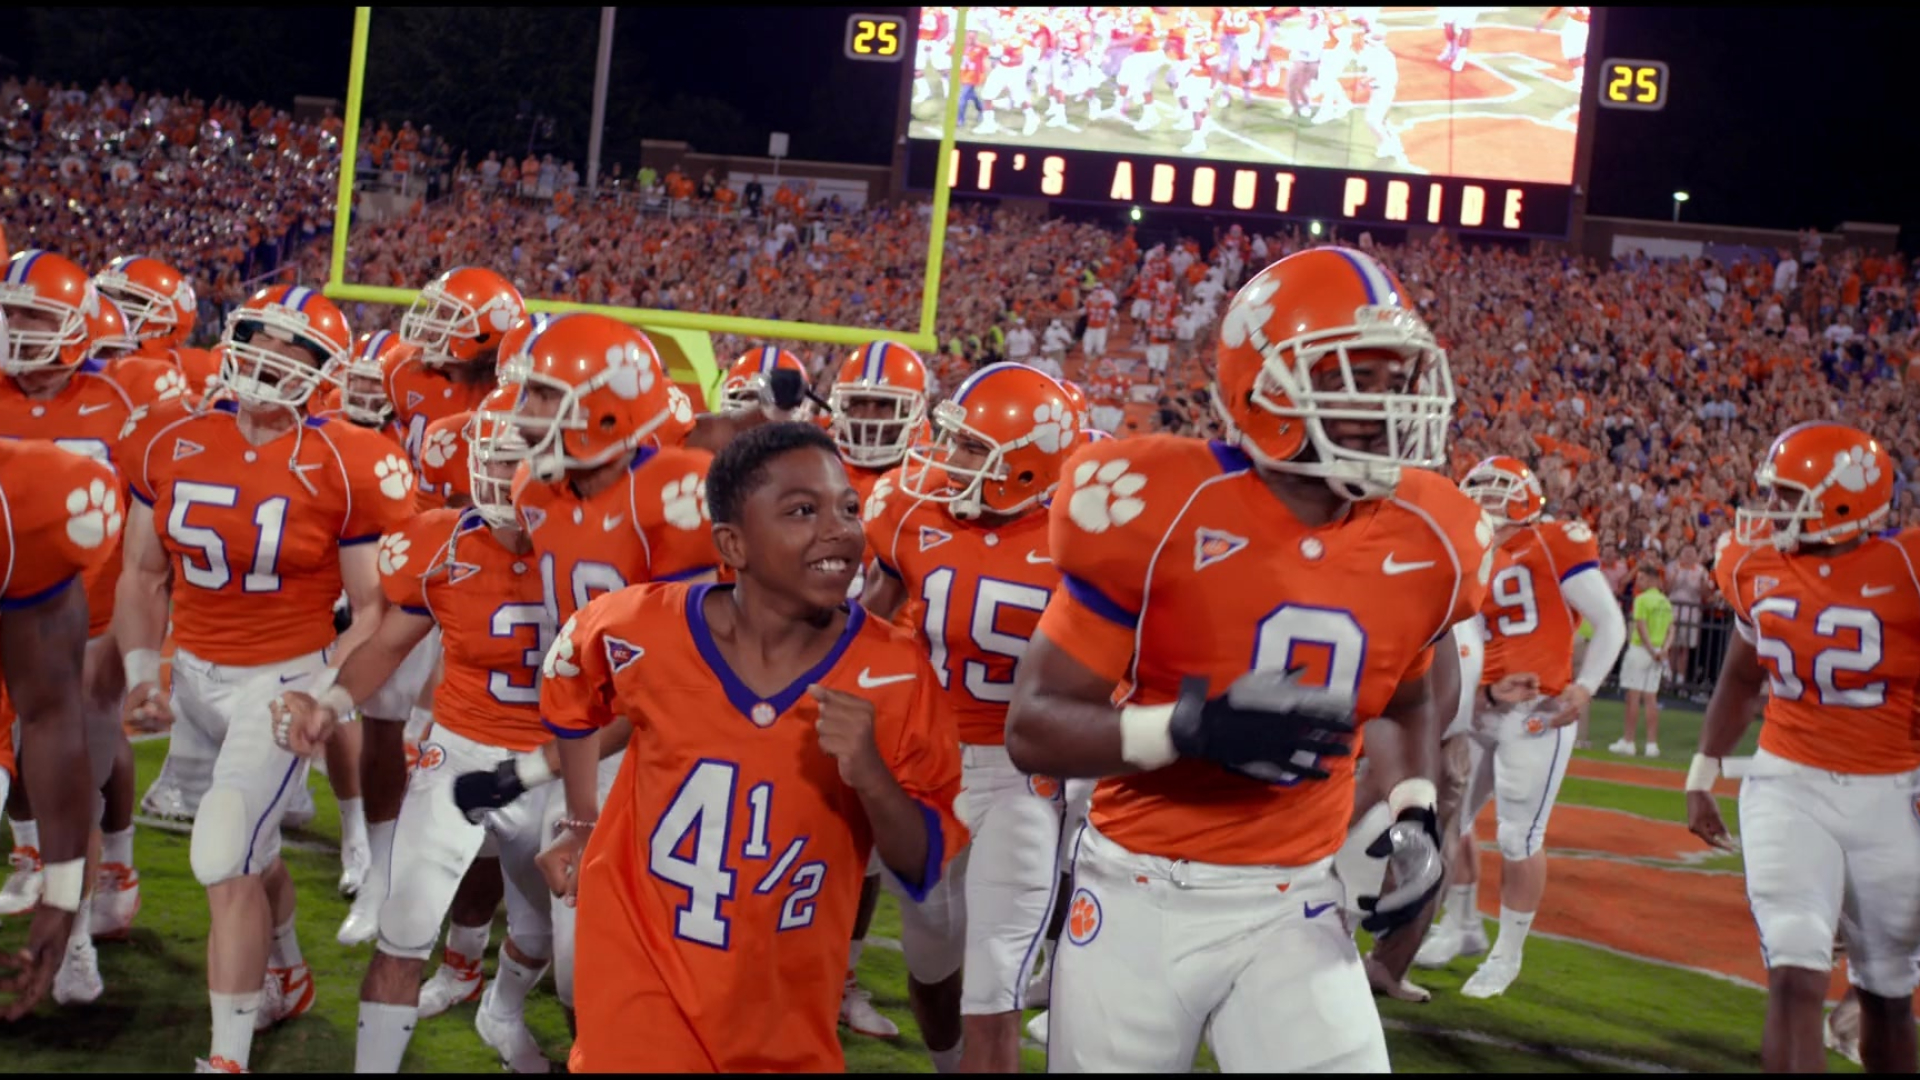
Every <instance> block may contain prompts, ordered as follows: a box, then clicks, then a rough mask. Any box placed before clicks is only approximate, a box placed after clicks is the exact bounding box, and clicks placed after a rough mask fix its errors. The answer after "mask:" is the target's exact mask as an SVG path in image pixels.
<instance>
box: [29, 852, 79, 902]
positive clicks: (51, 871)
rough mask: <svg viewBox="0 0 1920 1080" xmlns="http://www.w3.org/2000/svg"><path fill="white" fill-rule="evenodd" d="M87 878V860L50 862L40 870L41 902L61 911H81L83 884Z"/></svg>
mask: <svg viewBox="0 0 1920 1080" xmlns="http://www.w3.org/2000/svg"><path fill="white" fill-rule="evenodd" d="M86 880H87V860H86V859H84V858H80V859H68V860H67V861H66V862H57V863H48V864H46V866H44V867H42V868H41V871H40V902H41V903H43V904H45V905H47V906H48V907H51V908H59V909H60V910H61V911H79V910H80V893H81V891H82V890H81V886H83V885H85V884H86Z"/></svg>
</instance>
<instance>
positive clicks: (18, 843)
mask: <svg viewBox="0 0 1920 1080" xmlns="http://www.w3.org/2000/svg"><path fill="white" fill-rule="evenodd" d="M8 820H9V821H11V822H12V824H13V846H14V847H24V848H32V849H33V850H35V851H39V850H40V823H39V822H37V821H13V819H11V818H9V819H8Z"/></svg>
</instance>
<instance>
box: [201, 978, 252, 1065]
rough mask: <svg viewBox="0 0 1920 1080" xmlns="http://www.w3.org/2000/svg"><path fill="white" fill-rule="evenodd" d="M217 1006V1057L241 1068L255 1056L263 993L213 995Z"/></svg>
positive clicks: (215, 1026) (215, 1013)
mask: <svg viewBox="0 0 1920 1080" xmlns="http://www.w3.org/2000/svg"><path fill="white" fill-rule="evenodd" d="M207 1000H208V1001H210V1002H212V1004H213V1051H212V1056H213V1057H223V1058H226V1059H227V1060H228V1061H231V1062H233V1063H234V1064H235V1065H238V1066H240V1067H241V1068H243V1069H244V1068H246V1067H247V1059H248V1058H249V1057H250V1056H251V1055H252V1054H253V1017H254V1014H255V1013H257V1012H259V1011H260V991H258V990H255V991H254V992H252V993H250V994H216V993H209V994H208V995H207Z"/></svg>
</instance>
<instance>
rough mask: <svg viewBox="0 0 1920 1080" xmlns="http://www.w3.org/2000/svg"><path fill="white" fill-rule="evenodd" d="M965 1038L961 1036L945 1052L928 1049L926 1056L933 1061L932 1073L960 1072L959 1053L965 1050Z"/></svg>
mask: <svg viewBox="0 0 1920 1080" xmlns="http://www.w3.org/2000/svg"><path fill="white" fill-rule="evenodd" d="M966 1045H967V1037H966V1036H964V1035H962V1036H961V1037H960V1038H959V1039H957V1040H955V1041H954V1044H953V1045H952V1046H950V1047H948V1048H947V1049H945V1050H934V1049H928V1050H927V1056H928V1057H931V1058H932V1059H933V1071H934V1072H938V1073H957V1072H959V1071H960V1051H962V1050H963V1049H965V1048H966Z"/></svg>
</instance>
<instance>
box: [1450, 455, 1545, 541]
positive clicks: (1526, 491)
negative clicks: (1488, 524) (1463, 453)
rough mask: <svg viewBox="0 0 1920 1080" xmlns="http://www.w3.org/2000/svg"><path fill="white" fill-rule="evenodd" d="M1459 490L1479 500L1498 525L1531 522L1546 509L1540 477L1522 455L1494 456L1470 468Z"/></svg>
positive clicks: (1482, 507) (1474, 499)
mask: <svg viewBox="0 0 1920 1080" xmlns="http://www.w3.org/2000/svg"><path fill="white" fill-rule="evenodd" d="M1460 490H1461V491H1463V492H1465V493H1466V496H1467V498H1469V499H1472V500H1473V501H1474V502H1477V503H1479V504H1480V508H1481V509H1482V510H1484V511H1486V513H1487V516H1488V517H1489V518H1491V519H1493V524H1494V526H1495V527H1496V528H1498V527H1502V526H1509V525H1531V524H1533V523H1534V522H1536V521H1538V520H1540V515H1541V514H1542V513H1543V512H1545V510H1546V509H1547V496H1546V493H1545V492H1543V491H1541V490H1540V478H1539V477H1537V476H1535V475H1534V474H1533V470H1532V469H1529V468H1527V463H1526V462H1524V461H1521V460H1520V459H1519V458H1511V457H1501V456H1495V457H1490V458H1487V459H1485V460H1484V461H1481V462H1480V463H1479V464H1477V465H1475V466H1474V467H1473V468H1471V469H1468V470H1467V475H1466V476H1465V477H1463V478H1462V479H1461V480H1460Z"/></svg>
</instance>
